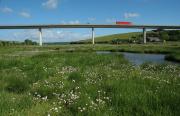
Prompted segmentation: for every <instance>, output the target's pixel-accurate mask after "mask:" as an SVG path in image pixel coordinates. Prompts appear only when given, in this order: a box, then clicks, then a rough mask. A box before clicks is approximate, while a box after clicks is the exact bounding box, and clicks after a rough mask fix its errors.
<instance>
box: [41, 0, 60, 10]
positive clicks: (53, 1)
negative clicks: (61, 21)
mask: <svg viewBox="0 0 180 116" xmlns="http://www.w3.org/2000/svg"><path fill="white" fill-rule="evenodd" d="M58 3H59V0H47V1H46V2H44V3H42V6H43V7H45V8H47V9H56V8H57V7H58Z"/></svg>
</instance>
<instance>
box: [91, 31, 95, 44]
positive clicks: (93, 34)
mask: <svg viewBox="0 0 180 116" xmlns="http://www.w3.org/2000/svg"><path fill="white" fill-rule="evenodd" d="M94 39H95V32H94V28H92V44H93V45H94V44H95V40H94Z"/></svg>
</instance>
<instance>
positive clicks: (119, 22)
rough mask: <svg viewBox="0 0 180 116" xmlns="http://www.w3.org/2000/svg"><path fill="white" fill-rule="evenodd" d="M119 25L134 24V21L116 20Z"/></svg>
mask: <svg viewBox="0 0 180 116" xmlns="http://www.w3.org/2000/svg"><path fill="white" fill-rule="evenodd" d="M116 24H117V25H133V23H132V22H126V21H116Z"/></svg>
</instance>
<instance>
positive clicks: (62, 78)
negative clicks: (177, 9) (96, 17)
mask: <svg viewBox="0 0 180 116" xmlns="http://www.w3.org/2000/svg"><path fill="white" fill-rule="evenodd" d="M101 50H109V51H129V52H142V53H146V52H153V53H166V54H169V55H170V54H179V46H178V45H176V44H169V45H153V44H149V45H141V46H140V45H96V46H92V45H64V46H63V45H62V46H45V47H35V46H13V47H1V48H0V115H2V116H8V115H13V116H26V115H27V116H36V115H37V116H71V115H72V116H73V115H77V116H92V115H96V116H102V115H103V116H104V115H105V116H119V115H122V116H126V115H137V116H139V115H147V116H148V115H149V116H150V115H155V116H178V115H179V114H180V66H179V65H174V64H152V63H144V64H143V65H140V66H135V65H133V64H131V63H129V62H128V61H127V60H126V59H125V58H124V57H123V55H120V54H113V55H112V54H111V55H108V54H96V52H95V51H101Z"/></svg>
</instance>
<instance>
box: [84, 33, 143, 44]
mask: <svg viewBox="0 0 180 116" xmlns="http://www.w3.org/2000/svg"><path fill="white" fill-rule="evenodd" d="M137 35H140V32H131V33H124V34H113V35H107V36H100V37H96V38H95V42H111V41H112V40H115V39H122V40H123V39H125V40H128V39H129V38H131V37H133V36H134V37H136V36H137ZM91 41H92V40H91V39H88V40H84V41H83V42H91Z"/></svg>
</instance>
